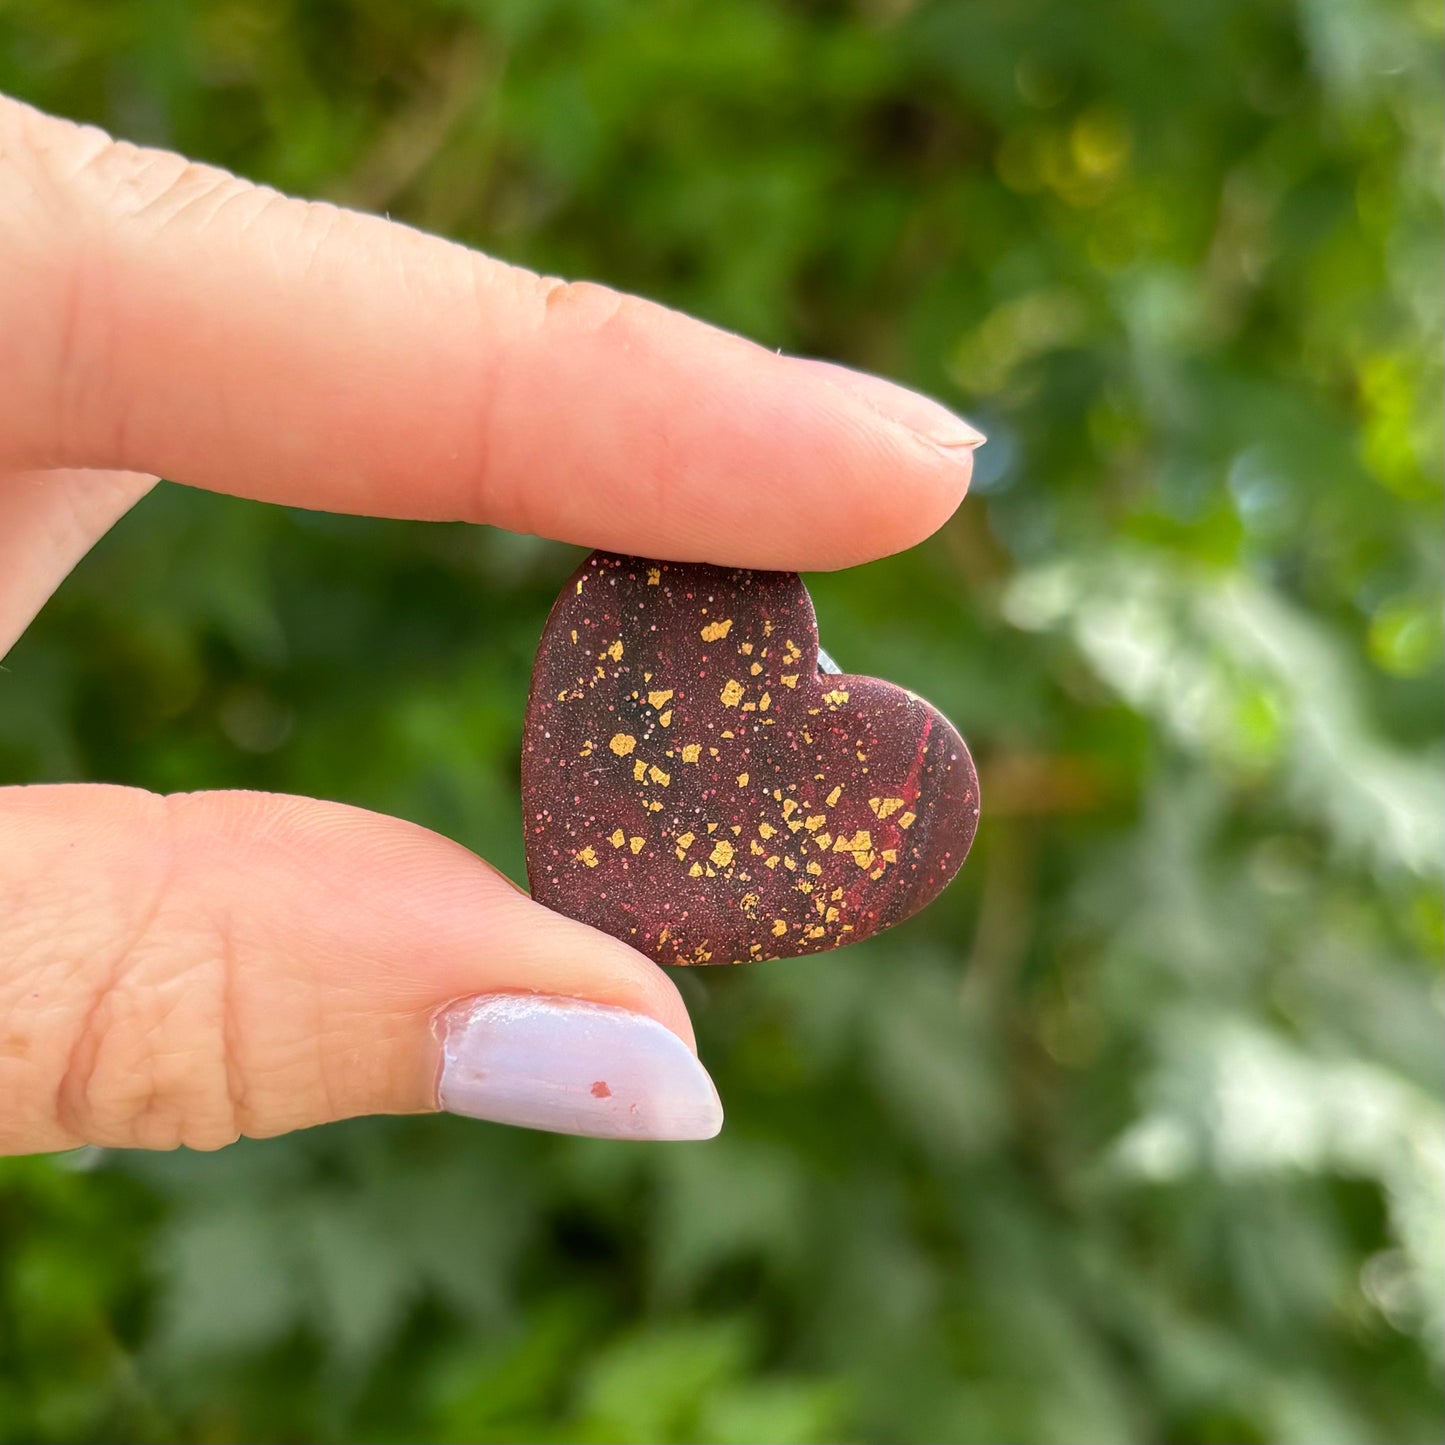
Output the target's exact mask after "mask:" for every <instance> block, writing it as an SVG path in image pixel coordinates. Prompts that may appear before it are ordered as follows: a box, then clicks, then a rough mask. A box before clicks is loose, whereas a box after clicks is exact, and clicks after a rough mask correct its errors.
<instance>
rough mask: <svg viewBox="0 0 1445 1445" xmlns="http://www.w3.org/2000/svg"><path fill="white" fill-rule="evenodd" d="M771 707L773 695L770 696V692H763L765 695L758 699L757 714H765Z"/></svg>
mask: <svg viewBox="0 0 1445 1445" xmlns="http://www.w3.org/2000/svg"><path fill="white" fill-rule="evenodd" d="M772 705H773V695H772V693H770V692H765V693H764V694H763V695H762V696H761V697H760V698H759V699H758V711H759V712H767V710H768V709H769V708H770V707H772Z"/></svg>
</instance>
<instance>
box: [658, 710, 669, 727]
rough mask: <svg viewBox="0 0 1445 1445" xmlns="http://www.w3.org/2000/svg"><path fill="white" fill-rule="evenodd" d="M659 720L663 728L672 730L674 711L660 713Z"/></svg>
mask: <svg viewBox="0 0 1445 1445" xmlns="http://www.w3.org/2000/svg"><path fill="white" fill-rule="evenodd" d="M657 720H658V722H659V723H660V724H661V725H662V726H663V727H665V728H670V727H671V726H672V709H671V708H668V710H667V711H666V712H660V713H658V715H657Z"/></svg>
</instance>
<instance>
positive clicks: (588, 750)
mask: <svg viewBox="0 0 1445 1445" xmlns="http://www.w3.org/2000/svg"><path fill="white" fill-rule="evenodd" d="M577 756H578V757H579V758H590V757H591V756H592V739H591V738H588V739H587V741H586V742H585V743H583V744H582V751H581V752H580V753H578V754H577Z"/></svg>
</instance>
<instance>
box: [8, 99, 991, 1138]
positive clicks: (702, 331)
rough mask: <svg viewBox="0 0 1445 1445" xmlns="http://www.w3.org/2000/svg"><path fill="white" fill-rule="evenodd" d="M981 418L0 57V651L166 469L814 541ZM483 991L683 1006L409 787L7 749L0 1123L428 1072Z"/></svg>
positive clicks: (406, 1088)
mask: <svg viewBox="0 0 1445 1445" xmlns="http://www.w3.org/2000/svg"><path fill="white" fill-rule="evenodd" d="M980 440H981V437H979V436H978V434H977V433H975V432H972V431H971V429H970V428H968V427H967V426H966V425H965V424H964V423H962V422H959V421H958V420H957V419H956V418H953V417H951V416H950V415H949V414H948V413H947V412H945V411H944V410H943V409H942V408H940V407H938V406H937V405H936V404H935V403H933V402H930V401H928V400H926V399H924V398H922V397H918V396H915V395H913V394H912V393H909V392H906V391H903V390H902V389H900V388H898V387H895V386H893V385H891V384H890V383H887V382H884V381H881V380H879V379H877V378H873V377H867V376H863V375H861V374H858V373H853V372H848V371H844V370H842V369H841V368H837V367H832V366H828V365H824V364H821V363H816V362H803V361H798V360H793V359H788V358H784V357H779V356H777V355H775V354H774V353H773V352H771V351H768V350H766V349H763V348H761V347H758V346H755V345H753V344H752V343H750V342H747V341H745V340H742V339H740V338H738V337H735V336H731V335H728V334H726V333H723V332H720V331H718V330H715V329H714V328H711V327H708V326H705V325H703V324H701V323H700V322H697V321H693V320H691V319H689V318H687V317H684V316H681V315H678V314H677V313H675V312H671V311H668V310H665V309H664V308H661V307H658V306H655V305H653V304H651V303H649V302H646V301H643V300H639V299H637V298H634V297H630V296H625V295H620V294H618V293H616V292H613V291H609V290H607V289H606V288H603V287H599V286H593V285H587V284H568V283H563V282H560V281H556V280H551V279H547V278H544V277H540V276H536V275H534V274H532V273H531V272H528V271H524V270H521V269H519V268H517V267H514V266H508V265H505V264H503V263H501V262H498V261H495V260H492V259H490V258H488V257H486V256H483V255H479V254H478V253H476V252H473V251H469V250H466V249H465V248H463V247H460V246H456V245H453V244H450V243H448V242H446V241H442V240H438V239H436V238H434V237H430V236H425V235H422V234H420V233H418V232H416V231H413V230H410V229H408V228H406V227H404V226H400V225H396V224H394V223H391V222H387V221H383V220H380V219H378V218H376V217H373V216H366V215H360V214H356V213H353V212H349V211H344V210H340V209H338V208H336V207H334V206H330V205H322V204H317V203H313V202H306V201H300V200H293V199H289V198H286V197H283V196H280V195H278V194H277V193H275V192H274V191H270V190H267V189H264V188H260V187H256V186H253V185H251V184H249V183H247V182H245V181H243V180H239V179H237V178H235V177H233V176H230V175H227V174H226V173H224V172H222V171H219V170H215V169H213V168H210V167H206V166H200V165H196V164H194V163H192V162H189V161H187V160H185V159H184V158H182V157H180V156H177V155H173V154H170V153H167V152H162V151H153V150H144V149H139V148H137V147H135V146H131V145H128V144H125V143H122V142H116V141H113V140H112V139H111V138H110V137H108V136H106V135H104V134H103V133H102V132H100V131H98V130H95V129H92V128H87V127H80V126H76V125H72V124H70V123H68V122H66V121H62V120H57V119H54V118H51V117H47V116H44V115H42V114H40V113H39V112H37V111H35V110H32V109H30V108H29V107H26V106H24V105H21V104H18V103H16V102H14V101H9V100H6V99H5V98H4V97H0V655H3V653H4V651H5V650H6V649H8V647H9V646H10V645H11V644H12V643H13V642H14V640H15V639H16V638H17V637H18V636H19V635H20V633H21V632H22V631H23V629H24V628H25V626H26V625H27V624H28V623H29V621H30V620H31V618H32V617H33V616H34V615H35V613H36V611H37V610H38V609H39V608H40V607H41V606H42V605H43V603H44V602H45V600H46V599H47V598H48V597H49V596H50V595H51V593H52V592H53V591H54V590H55V588H56V587H57V586H58V585H59V584H60V583H61V581H62V580H63V579H64V577H65V576H66V574H67V573H68V572H69V571H70V569H71V568H72V567H73V566H74V565H75V563H76V562H77V561H78V560H79V559H80V557H82V556H83V555H84V554H85V552H86V550H87V549H88V548H89V547H90V546H91V545H92V544H93V543H94V542H95V540H96V539H97V538H98V537H100V536H101V535H102V534H103V533H104V532H105V531H106V530H107V528H109V527H110V526H111V525H112V523H114V522H115V520H116V519H117V518H118V517H120V516H121V515H123V514H124V513H125V511H126V510H127V509H128V508H129V507H130V506H132V505H133V504H134V503H135V502H136V501H137V500H139V499H140V498H141V497H142V496H144V494H145V493H146V491H147V490H148V489H149V488H150V487H151V486H153V485H154V484H155V479H156V477H157V476H159V475H164V476H166V477H168V478H170V479H172V480H174V481H177V482H181V483H184V484H186V485H190V486H195V487H200V488H205V489H208V490H211V491H216V492H225V493H230V494H232V495H236V496H246V497H253V498H257V499H260V500H264V501H270V502H278V503H286V504H289V505H293V506H301V507H311V508H317V509H321V510H326V511H337V512H355V513H365V514H369V515H374V516H383V517H410V518H422V519H448V520H464V521H469V522H476V523H488V524H493V525H497V526H502V527H508V528H512V529H515V530H518V531H526V532H533V533H538V534H541V535H544V536H548V537H556V538H560V539H563V540H566V541H569V542H576V543H582V544H585V545H588V546H596V547H605V548H610V549H613V550H618V551H623V552H631V553H641V554H647V555H657V556H666V557H673V558H677V559H679V560H687V561H711V562H717V563H723V564H729V565H741V566H753V567H778V568H791V569H809V568H811V569H824V568H834V567H843V566H848V565H851V564H854V563H858V562H862V561H865V560H867V559H868V558H871V557H875V556H880V555H884V554H886V553H889V552H894V551H898V550H900V549H902V548H905V547H908V546H911V545H913V544H914V543H916V542H918V541H920V540H921V539H922V538H924V537H925V536H927V535H928V534H929V533H931V532H932V531H934V530H935V529H936V528H937V527H938V526H940V525H941V524H942V523H943V522H944V521H945V520H946V519H947V518H948V517H949V516H950V515H951V514H952V512H953V510H954V509H955V507H956V506H957V505H958V503H959V502H960V500H961V499H962V497H963V495H964V492H965V491H966V489H967V486H968V480H969V474H970V460H971V451H972V447H973V446H974V445H976V444H977V442H978V441H980ZM799 515H802V516H806V517H807V518H808V525H807V526H805V527H799V526H798V525H796V521H795V519H796V517H798V516H799ZM497 991H536V992H542V993H549V994H561V995H567V996H571V997H577V998H584V999H591V1000H595V1001H598V1002H602V1003H609V1004H615V1005H620V1006H623V1007H626V1008H630V1009H633V1010H636V1011H638V1012H641V1013H645V1014H648V1015H650V1016H652V1017H653V1018H656V1019H657V1020H658V1021H660V1022H661V1023H663V1024H664V1025H665V1026H666V1027H668V1028H670V1029H672V1030H673V1031H674V1032H675V1033H677V1034H678V1035H679V1036H680V1037H681V1038H682V1039H683V1040H684V1041H686V1042H687V1043H688V1044H689V1045H691V1044H692V1043H693V1034H692V1028H691V1024H690V1023H689V1021H688V1018H687V1014H686V1011H685V1009H684V1007H683V1004H682V1001H681V999H680V998H679V996H678V994H677V991H676V989H675V988H674V986H673V984H672V983H671V981H670V980H669V979H668V978H667V976H666V975H665V974H663V973H662V971H661V970H660V969H658V968H657V967H655V966H654V965H653V964H651V963H649V962H648V961H647V960H646V959H644V958H643V957H642V956H641V955H639V954H637V953H635V952H634V951H633V950H632V949H630V948H627V947H626V946H624V945H623V944H621V943H618V942H616V941H615V940H613V939H611V938H609V937H607V936H605V935H603V934H600V933H597V932H595V931H593V930H592V929H590V928H587V927H585V926H583V925H581V924H578V923H575V922H573V921H571V920H569V919H566V918H562V917H560V916H558V915H556V914H553V913H551V912H549V911H548V910H546V909H544V908H542V907H540V906H539V905H538V904H535V903H533V902H532V901H531V900H530V899H529V898H528V897H527V896H526V895H525V894H524V893H522V892H521V891H520V890H518V889H517V888H516V887H515V886H514V885H512V884H511V883H509V882H508V881H507V880H506V879H505V878H504V877H502V876H501V875H500V874H499V873H498V872H496V870H494V869H493V868H491V867H490V866H489V865H488V864H487V863H485V862H483V861H482V860H481V859H479V858H477V857H475V856H474V855H472V854H471V853H469V852H467V851H466V850H465V849H463V848H461V847H459V846H458V845H457V844H455V843H452V842H450V841H448V840H447V839H445V838H442V837H439V836H437V835H436V834H434V833H430V832H428V831H427V830H425V829H422V828H418V827H416V826H414V825H413V824H410V823H406V822H403V821H400V820H397V819H393V818H386V817H381V816H378V815H376V814H372V813H367V812H363V811H361V810H359V809H356V808H349V807H345V806H342V805H339V804H335V803H327V802H319V801H313V800H310V799H304V798H289V797H277V796H271V795H266V794H256V793H193V794H186V795H182V796H171V797H161V796H158V795H155V794H151V793H146V792H142V791H138V790H135V789H128V788H117V787H103V786H58V787H47V786H33V787H21V788H5V789H0V1153H29V1152H36V1151H42V1150H53V1149H65V1148H71V1147H74V1146H76V1145H80V1144H85V1143H90V1144H98V1145H105V1146H111V1147H144V1148H162V1149H164V1148H174V1147H176V1146H178V1145H187V1146H189V1147H192V1148H201V1149H209V1148H215V1147H218V1146H220V1145H223V1144H226V1143H229V1142H231V1141H233V1140H235V1139H236V1138H238V1137H239V1136H241V1135H243V1134H244V1135H250V1136H256V1137H264V1136H269V1135H275V1134H279V1133H283V1132H285V1131H287V1130H290V1129H296V1128H302V1127H306V1126H309V1125H313V1124H319V1123H323V1122H326V1121H328V1120H333V1119H342V1118H347V1117H350V1116H353V1115H358V1114H367V1113H408V1112H420V1111H426V1110H430V1109H434V1108H435V1107H436V1100H435V1085H436V1074H437V1063H438V1059H437V1044H436V1041H435V1039H434V1038H433V1035H432V1028H431V1024H432V1019H433V1017H434V1015H435V1013H436V1011H437V1010H438V1009H439V1008H440V1007H441V1006H443V1005H444V1004H446V1003H448V1002H450V1001H452V1000H455V999H458V998H463V997H467V996H470V995H473V994H484V993H491V992H497Z"/></svg>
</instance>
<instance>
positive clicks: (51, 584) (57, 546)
mask: <svg viewBox="0 0 1445 1445" xmlns="http://www.w3.org/2000/svg"><path fill="white" fill-rule="evenodd" d="M155 482H156V479H155V478H154V477H152V476H147V475H145V474H144V473H141V472H107V471H52V472H11V473H8V474H5V473H0V657H4V656H5V654H6V653H7V652H8V651H9V650H10V648H11V647H12V646H14V644H15V641H16V639H17V638H18V637H19V636H20V634H21V633H22V632H24V630H25V629H26V628H27V627H28V626H29V625H30V623H31V621H32V620H33V618H34V617H35V614H36V613H37V612H38V611H39V610H40V608H41V606H42V605H43V604H44V603H45V601H46V600H47V599H48V598H49V596H50V594H51V593H52V592H54V591H55V589H56V588H57V587H58V586H59V585H60V583H61V582H62V581H64V579H65V578H66V577H67V576H68V575H69V574H70V571H71V569H72V568H73V567H74V566H75V564H76V563H77V562H79V561H80V559H81V558H82V557H83V556H85V554H86V553H87V552H88V551H89V550H90V549H91V547H93V546H94V545H95V543H96V542H97V541H98V540H99V539H100V538H101V537H102V536H104V535H105V533H106V532H108V531H109V530H110V528H111V527H112V526H114V525H115V523H116V522H117V521H118V520H119V519H120V518H121V517H122V516H123V515H124V514H125V513H126V512H127V511H129V510H130V508H131V507H133V506H134V505H135V504H136V503H137V502H138V501H140V499H141V498H142V497H143V496H145V494H146V493H147V492H148V491H150V489H151V488H152V487H153V486H155Z"/></svg>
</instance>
